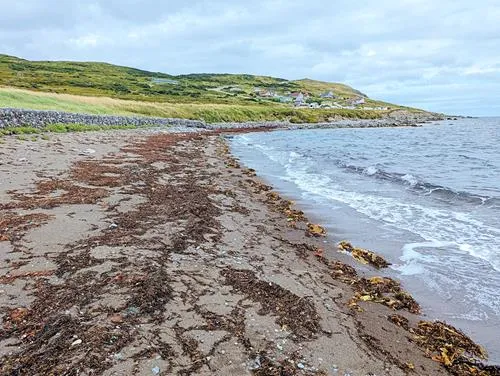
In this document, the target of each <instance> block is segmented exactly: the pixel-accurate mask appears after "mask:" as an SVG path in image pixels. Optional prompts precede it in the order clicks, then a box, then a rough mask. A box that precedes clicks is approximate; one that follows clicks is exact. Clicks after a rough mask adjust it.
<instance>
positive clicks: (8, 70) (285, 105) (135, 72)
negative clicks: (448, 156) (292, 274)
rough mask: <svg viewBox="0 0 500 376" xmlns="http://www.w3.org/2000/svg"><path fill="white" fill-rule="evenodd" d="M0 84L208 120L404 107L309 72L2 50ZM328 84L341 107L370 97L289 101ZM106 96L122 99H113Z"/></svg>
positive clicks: (13, 100)
mask: <svg viewBox="0 0 500 376" xmlns="http://www.w3.org/2000/svg"><path fill="white" fill-rule="evenodd" d="M0 87H2V88H1V89H0V107H7V106H12V107H28V108H35V109H58V110H65V109H68V108H70V109H72V110H82V111H84V112H99V113H136V114H137V113H138V114H143V115H155V116H170V115H172V116H180V117H188V118H201V119H203V120H206V121H247V120H276V119H279V120H285V119H288V120H291V121H296V122H305V121H307V122H315V121H327V120H329V119H332V118H334V117H338V116H342V117H359V118H378V117H381V116H383V115H384V111H380V110H379V111H373V110H372V109H371V108H368V109H364V108H363V107H370V106H387V107H389V108H390V109H398V108H401V107H399V106H396V105H392V104H386V103H383V102H378V101H374V100H371V99H369V98H368V97H367V96H366V95H365V94H363V93H361V92H359V91H357V90H355V89H353V88H351V87H349V86H347V85H344V84H339V83H329V82H321V81H313V80H309V79H304V80H297V81H290V80H286V79H282V78H274V77H266V76H253V75H247V74H189V75H180V76H173V75H169V74H165V73H159V72H148V71H144V70H140V69H135V68H128V67H123V66H117V65H112V64H107V63H95V62H65V61H29V60H24V59H20V58H17V57H13V56H8V55H0ZM12 88H15V89H24V90H29V91H30V92H24V91H16V90H15V89H12ZM330 91H331V92H332V93H334V95H335V106H338V107H347V105H348V103H349V101H351V100H352V99H355V98H361V97H363V98H365V104H364V105H363V106H360V107H359V108H356V109H345V108H321V109H319V108H318V109H308V108H300V109H298V108H294V107H293V105H292V104H290V101H291V94H292V93H293V92H302V93H305V94H308V95H309V98H308V102H316V103H318V104H321V103H322V102H326V103H329V104H330V103H331V101H332V100H331V99H324V98H321V94H322V93H325V92H330ZM44 93H52V94H66V95H72V96H70V97H57V96H54V95H52V96H47V95H44ZM270 94H272V95H270ZM82 97H94V98H96V97H97V98H103V101H101V102H99V101H96V102H95V103H93V102H92V103H89V100H86V99H85V98H82ZM104 97H106V99H104ZM107 98H112V99H115V100H117V101H115V102H109V101H108V99H107ZM119 100H126V101H129V102H124V101H119ZM104 102H106V103H104ZM148 103H150V105H148ZM83 104H85V105H83ZM94 105H95V111H94V107H93V106H94Z"/></svg>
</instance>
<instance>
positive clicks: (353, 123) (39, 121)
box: [0, 108, 445, 130]
mask: <svg viewBox="0 0 500 376" xmlns="http://www.w3.org/2000/svg"><path fill="white" fill-rule="evenodd" d="M444 119H445V117H444V116H441V115H438V114H431V113H414V112H408V111H394V112H391V113H389V114H388V116H386V117H384V118H382V119H370V120H362V119H342V118H339V119H338V120H335V121H333V122H330V123H311V124H294V123H289V122H283V121H268V122H246V123H213V124H208V123H206V122H204V121H200V120H188V119H175V118H157V117H140V116H114V115H90V114H77V113H69V112H61V111H37V110H25V109H14V108H0V129H5V128H9V127H22V126H29V127H34V128H43V127H46V126H48V125H53V124H83V125H97V126H102V127H106V126H120V125H127V126H134V127H138V128H140V127H182V128H196V129H200V130H201V129H227V128H231V129H253V128H270V129H272V128H291V129H302V128H346V127H363V128H364V127H397V126H417V125H419V124H422V123H425V122H429V121H436V120H444Z"/></svg>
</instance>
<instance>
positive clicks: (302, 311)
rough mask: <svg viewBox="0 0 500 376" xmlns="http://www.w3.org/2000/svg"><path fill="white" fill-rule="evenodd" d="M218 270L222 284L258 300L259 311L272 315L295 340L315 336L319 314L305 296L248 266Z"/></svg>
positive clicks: (318, 326) (318, 325) (318, 328)
mask: <svg viewBox="0 0 500 376" xmlns="http://www.w3.org/2000/svg"><path fill="white" fill-rule="evenodd" d="M220 273H221V275H222V276H223V277H225V282H224V283H225V284H226V285H231V286H232V287H233V288H234V289H235V290H236V291H238V292H240V293H243V294H246V295H247V296H248V297H249V298H250V299H251V300H253V301H255V302H258V303H260V304H261V309H260V311H259V314H261V315H265V314H269V313H271V314H273V315H276V316H277V319H276V323H277V324H278V325H280V326H281V327H286V328H288V329H289V330H291V331H292V332H293V333H294V334H295V336H296V340H299V339H302V340H303V339H312V338H315V337H316V335H317V333H318V332H319V331H320V329H321V327H320V322H319V320H320V318H319V315H318V313H317V311H316V308H315V306H314V304H313V302H312V301H311V300H310V299H309V298H307V297H299V296H297V295H295V294H293V293H292V292H290V291H288V290H286V289H284V288H283V287H281V286H279V285H277V284H275V283H273V282H266V281H262V280H260V279H258V278H257V277H256V276H255V273H254V272H253V271H251V270H237V269H232V268H226V269H224V270H222V271H221V272H220Z"/></svg>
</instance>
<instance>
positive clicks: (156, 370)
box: [151, 367, 160, 375]
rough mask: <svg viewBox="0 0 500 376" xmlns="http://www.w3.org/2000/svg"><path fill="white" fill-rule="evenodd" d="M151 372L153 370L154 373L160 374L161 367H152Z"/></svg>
mask: <svg viewBox="0 0 500 376" xmlns="http://www.w3.org/2000/svg"><path fill="white" fill-rule="evenodd" d="M151 372H153V375H159V374H160V367H153V368H151Z"/></svg>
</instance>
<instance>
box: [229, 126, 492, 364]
mask: <svg viewBox="0 0 500 376" xmlns="http://www.w3.org/2000/svg"><path fill="white" fill-rule="evenodd" d="M231 144H232V150H233V152H234V154H235V155H236V156H237V157H239V158H240V159H241V161H242V162H243V163H244V164H245V165H247V166H248V167H252V168H254V169H256V170H257V172H258V174H259V175H260V176H262V177H263V178H264V179H266V180H267V181H268V182H269V183H270V184H272V185H274V186H275V187H276V189H278V190H280V191H281V192H283V193H284V194H285V195H287V196H288V197H290V198H291V199H294V200H296V201H297V203H298V205H299V206H301V208H303V209H305V211H306V214H307V215H308V216H309V217H312V218H315V219H316V220H318V221H319V222H320V223H321V224H324V225H325V226H326V227H327V229H328V230H329V233H330V234H331V236H330V238H329V241H332V242H337V241H339V240H343V239H346V240H349V241H351V242H352V243H353V244H354V245H356V246H361V247H366V248H370V249H372V250H374V251H376V252H378V253H380V254H382V255H383V256H384V257H385V258H386V259H387V260H388V261H389V262H391V263H392V265H391V268H390V269H389V270H388V271H387V274H389V275H390V276H392V277H395V278H397V279H399V280H401V281H402V282H403V285H404V287H405V288H406V289H407V290H409V291H410V292H411V293H412V294H413V296H414V297H415V298H416V299H417V300H418V301H419V302H420V303H421V305H422V306H423V310H424V315H425V316H426V318H427V319H434V318H439V319H442V320H445V321H447V322H449V323H451V324H453V325H456V326H458V327H460V328H462V329H463V330H465V332H466V333H467V334H469V335H471V336H472V337H473V338H474V339H475V340H476V341H478V342H479V343H481V344H483V345H484V346H485V347H486V348H487V349H488V351H489V353H490V359H491V360H493V361H496V362H500V118H479V119H459V120H457V121H444V122H436V123H432V124H426V125H424V126H422V127H416V128H415V127H408V128H375V129H366V128H365V129H355V128H348V129H331V130H328V129H315V130H293V131H274V132H268V133H253V134H244V135H238V136H235V137H234V138H232V141H231ZM365 269H366V268H365ZM366 271H367V272H369V270H368V269H366Z"/></svg>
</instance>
